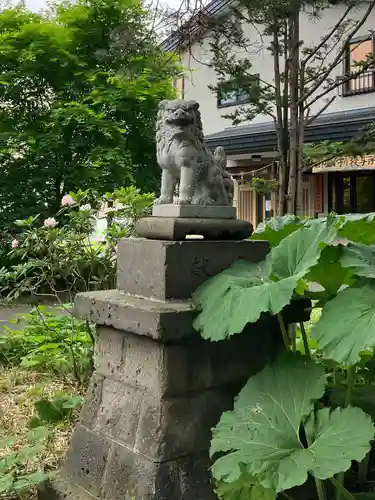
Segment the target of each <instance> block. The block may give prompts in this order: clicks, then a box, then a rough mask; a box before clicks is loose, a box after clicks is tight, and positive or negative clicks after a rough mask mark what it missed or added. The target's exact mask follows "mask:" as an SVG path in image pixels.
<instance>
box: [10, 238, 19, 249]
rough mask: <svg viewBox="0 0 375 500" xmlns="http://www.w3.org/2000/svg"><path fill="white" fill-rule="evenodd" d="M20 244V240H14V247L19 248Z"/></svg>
mask: <svg viewBox="0 0 375 500" xmlns="http://www.w3.org/2000/svg"><path fill="white" fill-rule="evenodd" d="M19 246H20V242H19V241H18V240H16V239H14V240H13V241H12V248H14V249H15V248H18V247H19Z"/></svg>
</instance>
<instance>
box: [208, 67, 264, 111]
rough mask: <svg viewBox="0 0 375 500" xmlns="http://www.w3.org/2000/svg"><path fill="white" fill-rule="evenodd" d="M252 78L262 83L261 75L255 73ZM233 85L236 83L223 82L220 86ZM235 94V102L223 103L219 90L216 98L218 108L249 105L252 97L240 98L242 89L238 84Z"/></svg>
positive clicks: (230, 81) (231, 81)
mask: <svg viewBox="0 0 375 500" xmlns="http://www.w3.org/2000/svg"><path fill="white" fill-rule="evenodd" d="M249 77H250V75H249ZM251 78H254V79H256V80H257V81H258V83H259V82H260V74H259V73H254V74H253V75H251ZM231 83H234V81H233V80H225V81H223V82H220V86H224V85H228V84H231ZM233 90H234V89H233ZM235 92H236V100H235V101H234V102H228V103H222V102H221V97H220V90H218V92H217V96H216V105H217V107H218V108H230V107H232V106H241V104H247V103H248V102H250V101H251V97H245V98H240V95H241V89H240V87H239V85H238V84H237V85H236V89H235Z"/></svg>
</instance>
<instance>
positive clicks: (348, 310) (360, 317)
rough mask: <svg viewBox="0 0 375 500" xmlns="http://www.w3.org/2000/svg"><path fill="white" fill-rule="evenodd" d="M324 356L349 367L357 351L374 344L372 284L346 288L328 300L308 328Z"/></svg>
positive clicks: (357, 358) (356, 356)
mask: <svg viewBox="0 0 375 500" xmlns="http://www.w3.org/2000/svg"><path fill="white" fill-rule="evenodd" d="M311 337H312V338H313V339H315V340H316V341H317V342H318V344H319V345H320V348H321V350H322V352H323V353H324V355H325V356H326V357H327V358H329V359H333V360H335V361H337V362H338V363H342V364H344V365H352V364H355V363H356V362H358V361H360V352H361V351H364V350H365V349H367V348H368V347H372V346H374V345H375V285H365V286H362V287H361V288H346V289H345V290H343V291H342V292H340V293H339V294H338V295H337V297H335V298H334V299H332V300H331V301H329V302H328V303H327V304H326V305H325V307H324V309H323V313H322V316H321V318H320V319H319V321H318V322H317V323H316V324H315V325H314V326H313V327H312V328H311Z"/></svg>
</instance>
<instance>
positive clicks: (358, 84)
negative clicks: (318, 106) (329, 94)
mask: <svg viewBox="0 0 375 500" xmlns="http://www.w3.org/2000/svg"><path fill="white" fill-rule="evenodd" d="M373 52H374V38H373V37H371V38H368V37H365V38H360V39H357V40H353V41H352V42H351V43H350V44H349V45H348V47H347V51H346V57H345V76H344V78H345V77H346V76H348V75H351V74H355V73H357V72H358V71H359V70H360V67H358V63H359V62H361V61H365V60H366V59H367V56H368V54H372V53H373ZM374 91H375V68H369V69H367V70H366V71H364V72H363V73H361V74H360V75H358V76H355V77H353V78H351V79H350V80H348V81H346V82H344V84H343V89H342V95H343V96H344V97H345V96H349V95H355V94H365V93H367V92H374Z"/></svg>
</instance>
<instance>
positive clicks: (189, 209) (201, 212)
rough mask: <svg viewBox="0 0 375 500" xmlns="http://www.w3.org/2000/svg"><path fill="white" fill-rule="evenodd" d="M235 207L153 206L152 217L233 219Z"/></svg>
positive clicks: (172, 204) (170, 204) (235, 211)
mask: <svg viewBox="0 0 375 500" xmlns="http://www.w3.org/2000/svg"><path fill="white" fill-rule="evenodd" d="M236 214H237V210H236V207H230V206H228V205H227V206H219V205H176V204H174V203H169V204H166V205H154V207H153V209H152V215H153V217H183V218H184V219H195V218H198V219H235V218H236Z"/></svg>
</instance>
